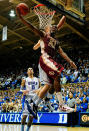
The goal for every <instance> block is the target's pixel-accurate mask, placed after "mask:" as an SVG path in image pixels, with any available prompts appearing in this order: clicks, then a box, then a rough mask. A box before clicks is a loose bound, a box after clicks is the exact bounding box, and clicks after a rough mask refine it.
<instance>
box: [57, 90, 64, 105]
mask: <svg viewBox="0 0 89 131" xmlns="http://www.w3.org/2000/svg"><path fill="white" fill-rule="evenodd" d="M56 95H57V99H58V101H59V105H64V101H63V98H62V93H61V92H57V93H56Z"/></svg>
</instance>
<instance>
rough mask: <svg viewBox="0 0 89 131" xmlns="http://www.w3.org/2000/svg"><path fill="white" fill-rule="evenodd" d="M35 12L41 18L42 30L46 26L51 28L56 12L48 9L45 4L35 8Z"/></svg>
mask: <svg viewBox="0 0 89 131" xmlns="http://www.w3.org/2000/svg"><path fill="white" fill-rule="evenodd" d="M34 12H35V14H36V15H37V16H38V18H39V22H40V24H39V27H40V29H44V28H45V27H46V26H51V24H52V18H53V16H54V14H55V12H56V11H54V10H52V9H48V8H47V7H46V6H45V5H44V4H39V5H36V6H35V7H34Z"/></svg>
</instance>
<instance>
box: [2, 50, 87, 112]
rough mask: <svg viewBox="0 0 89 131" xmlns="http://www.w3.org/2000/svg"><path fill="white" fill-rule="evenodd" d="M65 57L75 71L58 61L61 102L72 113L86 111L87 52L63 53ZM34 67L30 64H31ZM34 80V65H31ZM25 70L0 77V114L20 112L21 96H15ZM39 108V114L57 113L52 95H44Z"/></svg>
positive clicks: (35, 66) (55, 101)
mask: <svg viewBox="0 0 89 131" xmlns="http://www.w3.org/2000/svg"><path fill="white" fill-rule="evenodd" d="M67 54H69V57H70V58H71V59H72V60H73V61H74V62H75V63H76V65H77V67H78V69H77V70H74V69H72V68H71V67H70V65H69V64H68V63H67V62H65V61H64V60H62V59H61V58H60V56H59V55H58V58H59V59H60V62H61V63H62V64H63V66H64V71H63V72H62V74H61V84H62V93H63V99H64V101H65V103H66V104H67V105H69V106H70V107H72V108H74V109H75V112H76V111H79V112H80V111H89V104H88V103H89V52H84V51H79V52H73V51H70V52H67ZM33 63H34V62H33ZM32 67H33V69H34V72H36V74H35V75H36V76H38V77H39V75H38V69H37V65H35V63H34V64H32ZM26 70H27V67H25V68H23V69H17V70H16V71H15V70H14V69H13V71H10V72H9V73H5V71H4V73H1V74H0V111H2V112H21V111H22V96H21V95H20V94H18V90H19V89H20V84H21V79H22V77H25V76H26ZM48 96H49V97H46V98H45V99H44V100H43V101H42V103H41V104H40V106H39V111H46V112H49V111H50V112H53V111H58V100H57V98H56V95H55V94H54V95H48Z"/></svg>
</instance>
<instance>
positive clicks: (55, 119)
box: [0, 113, 67, 124]
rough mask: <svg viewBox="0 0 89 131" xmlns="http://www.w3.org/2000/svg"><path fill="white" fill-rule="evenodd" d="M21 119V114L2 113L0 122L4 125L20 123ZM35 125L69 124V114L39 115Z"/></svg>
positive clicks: (34, 121)
mask: <svg viewBox="0 0 89 131" xmlns="http://www.w3.org/2000/svg"><path fill="white" fill-rule="evenodd" d="M21 118H22V114H21V113H0V122H3V123H4V122H5V123H7V122H10V123H11V122H12V123H13V122H14V123H20V122H21ZM26 121H28V120H26ZM33 123H42V124H46V123H47V124H67V113H38V119H37V120H36V119H34V120H33Z"/></svg>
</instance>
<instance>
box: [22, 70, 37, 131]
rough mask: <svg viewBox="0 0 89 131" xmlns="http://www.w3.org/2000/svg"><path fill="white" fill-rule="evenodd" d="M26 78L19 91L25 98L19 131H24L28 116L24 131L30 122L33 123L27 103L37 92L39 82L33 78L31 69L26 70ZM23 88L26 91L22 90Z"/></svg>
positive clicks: (27, 130) (29, 125) (28, 127)
mask: <svg viewBox="0 0 89 131" xmlns="http://www.w3.org/2000/svg"><path fill="white" fill-rule="evenodd" d="M27 74H28V77H27V78H26V79H23V80H22V83H21V89H20V91H21V92H23V95H24V96H25V103H24V109H23V117H22V121H21V131H24V124H25V122H26V118H27V116H29V120H28V123H27V129H26V131H29V129H30V127H31V124H32V121H33V116H32V115H31V114H30V113H29V110H28V106H27V103H26V101H27V102H29V103H30V100H31V99H32V97H33V96H34V94H35V93H36V92H37V90H38V88H39V80H38V78H36V77H34V76H33V69H32V68H28V70H27ZM24 86H25V87H26V89H25V90H24Z"/></svg>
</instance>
